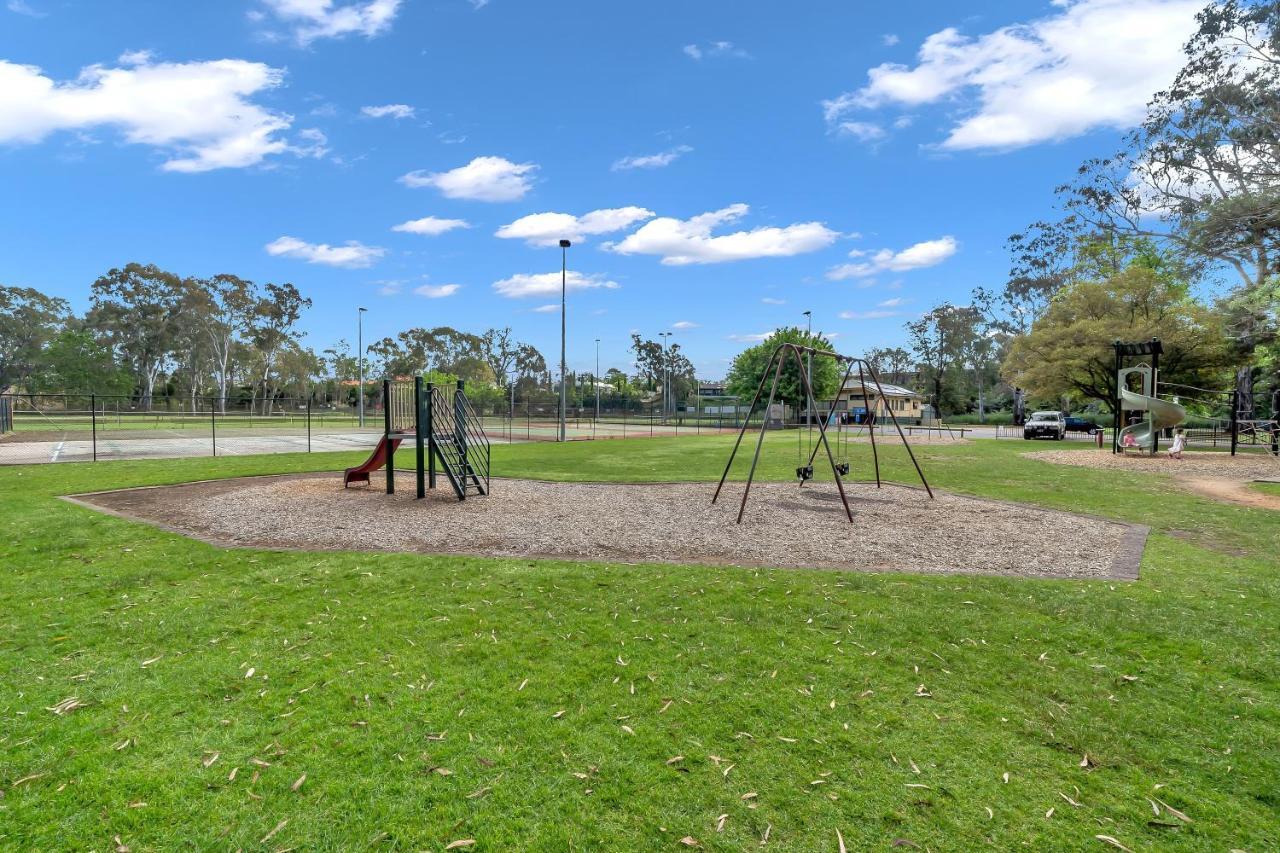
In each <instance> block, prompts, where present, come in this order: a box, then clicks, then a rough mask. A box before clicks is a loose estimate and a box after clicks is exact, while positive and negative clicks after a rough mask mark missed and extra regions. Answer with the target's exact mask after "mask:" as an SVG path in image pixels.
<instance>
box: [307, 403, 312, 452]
mask: <svg viewBox="0 0 1280 853" xmlns="http://www.w3.org/2000/svg"><path fill="white" fill-rule="evenodd" d="M307 452H308V453H310V452H311V397H309V396H308V397H307Z"/></svg>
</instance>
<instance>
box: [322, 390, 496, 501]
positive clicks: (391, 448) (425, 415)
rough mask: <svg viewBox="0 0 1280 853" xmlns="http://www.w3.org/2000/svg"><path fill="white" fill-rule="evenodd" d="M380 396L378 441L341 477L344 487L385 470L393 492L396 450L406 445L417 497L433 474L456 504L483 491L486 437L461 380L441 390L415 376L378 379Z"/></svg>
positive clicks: (486, 475) (431, 483)
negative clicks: (448, 488) (410, 448)
mask: <svg viewBox="0 0 1280 853" xmlns="http://www.w3.org/2000/svg"><path fill="white" fill-rule="evenodd" d="M382 394H383V397H382V399H383V401H384V405H383V433H382V438H381V439H380V440H379V441H378V445H377V446H376V447H375V448H374V450H373V453H372V454H370V456H369V458H368V459H367V460H365V461H364V462H363V463H362V464H360V465H357V466H355V467H354V468H348V469H347V470H346V471H345V472H344V473H343V478H342V484H343V486H344V487H346V486H350V485H351V484H352V483H369V482H370V476H371V475H372V473H373V472H374V471H377V470H379V469H385V471H386V484H387V485H386V488H387V494H389V495H393V494H395V491H396V467H395V456H396V451H397V450H398V449H399V448H400V446H401V444H403V443H404V442H405V441H412V442H413V445H414V451H415V452H414V463H415V473H416V482H415V485H416V486H417V497H418V498H419V499H421V498H425V497H426V496H427V489H429V488H430V489H434V488H435V487H436V479H437V473H443V474H444V476H445V478H446V479H447V480H448V481H449V485H450V486H452V487H453V492H454V494H455V495H457V497H458V500H460V501H461V500H466V499H467V495H468V494H476V495H487V494H488V493H489V439H488V438H486V437H485V434H484V429H483V428H482V427H481V424H480V419H479V417H477V416H476V413H475V410H474V409H473V408H472V406H471V402H470V401H469V400H468V399H467V395H466V390H465V383H464V382H463V381H462V380H458V384H457V387H456V388H447V387H442V386H439V385H435V384H433V383H430V382H427V383H423V381H422V377H421V376H417V377H414V379H413V380H412V381H402V380H393V379H384V380H383V382H382Z"/></svg>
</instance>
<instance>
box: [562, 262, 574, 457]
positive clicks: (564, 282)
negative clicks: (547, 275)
mask: <svg viewBox="0 0 1280 853" xmlns="http://www.w3.org/2000/svg"><path fill="white" fill-rule="evenodd" d="M570 245H572V244H571V243H570V242H569V241H568V240H561V241H560V440H561V441H566V440H567V435H566V433H565V410H566V408H567V406H568V400H569V398H568V396H567V387H566V385H565V382H566V381H567V379H566V376H567V371H566V369H565V344H564V335H565V291H566V290H567V289H568V287H567V282H568V280H569V246H570Z"/></svg>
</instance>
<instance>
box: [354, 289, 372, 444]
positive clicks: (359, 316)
mask: <svg viewBox="0 0 1280 853" xmlns="http://www.w3.org/2000/svg"><path fill="white" fill-rule="evenodd" d="M368 310H369V309H368V308H357V309H356V358H357V360H358V362H359V365H360V369H359V374H360V376H359V382H360V388H359V391H358V392H357V394H356V400H357V405H358V406H359V410H360V427H361V428H362V429H363V428H364V312H366V311H368Z"/></svg>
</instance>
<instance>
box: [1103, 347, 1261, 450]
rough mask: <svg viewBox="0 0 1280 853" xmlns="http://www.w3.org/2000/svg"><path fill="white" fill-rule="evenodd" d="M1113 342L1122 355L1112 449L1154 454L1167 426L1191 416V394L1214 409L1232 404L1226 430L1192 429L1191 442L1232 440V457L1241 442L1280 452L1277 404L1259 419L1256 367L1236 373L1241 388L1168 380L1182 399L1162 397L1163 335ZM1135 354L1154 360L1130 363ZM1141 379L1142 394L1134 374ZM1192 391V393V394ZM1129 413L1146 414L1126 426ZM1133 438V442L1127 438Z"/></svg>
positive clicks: (1187, 433) (1118, 362)
mask: <svg viewBox="0 0 1280 853" xmlns="http://www.w3.org/2000/svg"><path fill="white" fill-rule="evenodd" d="M1112 346H1113V347H1114V348H1115V353H1116V400H1115V403H1114V407H1115V429H1114V431H1113V433H1112V435H1113V437H1112V443H1111V449H1112V452H1113V453H1120V452H1123V450H1124V449H1125V448H1126V447H1137V448H1139V449H1141V450H1144V451H1146V452H1148V453H1151V454H1152V455H1154V454H1155V453H1156V450H1157V449H1158V445H1159V441H1160V432H1161V430H1167V429H1171V428H1173V427H1176V426H1178V425H1179V424H1181V423H1183V422H1184V421H1185V420H1186V419H1187V410H1186V408H1185V407H1184V406H1183V405H1182V404H1181V400H1182V399H1183V398H1191V400H1192V401H1193V402H1198V403H1201V404H1205V405H1208V406H1211V407H1215V408H1216V407H1221V406H1223V405H1226V406H1227V407H1228V409H1227V411H1228V415H1227V419H1226V420H1227V424H1226V428H1225V429H1219V427H1218V426H1217V425H1216V424H1215V426H1213V427H1212V428H1211V429H1186V430H1184V431H1183V432H1184V435H1185V437H1186V440H1187V444H1188V445H1196V444H1198V445H1206V444H1207V445H1212V446H1213V447H1215V448H1216V447H1217V446H1218V442H1219V440H1222V441H1226V442H1228V446H1229V447H1230V450H1231V455H1232V456H1235V455H1236V454H1237V453H1238V452H1239V450H1240V447H1241V445H1246V446H1250V447H1254V446H1257V447H1262V448H1264V449H1265V450H1266V452H1268V453H1270V454H1272V455H1273V456H1280V421H1278V420H1277V419H1276V413H1275V411H1274V409H1275V403H1274V402H1273V404H1272V409H1273V412H1272V417H1271V418H1262V419H1258V418H1254V417H1253V415H1254V402H1253V381H1252V376H1253V368H1249V367H1244V368H1241V370H1240V371H1239V372H1238V373H1237V374H1236V382H1235V387H1234V388H1233V389H1232V390H1230V391H1221V390H1213V389H1210V388H1198V387H1196V386H1194V385H1181V384H1179V383H1176V382H1166V383H1163V385H1164V387H1167V388H1172V389H1175V390H1176V391H1177V392H1178V399H1179V402H1173V401H1172V400H1163V399H1160V398H1159V397H1158V396H1157V394H1158V390H1159V387H1160V385H1161V383H1160V356H1161V355H1162V354H1163V353H1164V347H1163V346H1162V345H1161V343H1160V339H1159V338H1152V339H1151V340H1150V341H1138V342H1124V341H1116V342H1115V343H1114V344H1112ZM1135 356H1150V359H1151V360H1150V362H1149V363H1147V362H1142V363H1139V364H1137V365H1131V366H1125V360H1126V359H1128V358H1132V357H1135ZM1131 376H1139V377H1141V387H1142V390H1141V392H1140V393H1139V392H1136V391H1132V390H1130V389H1129V378H1130V377H1131ZM1187 392H1190V393H1187ZM1129 412H1144V413H1146V417H1145V418H1144V419H1143V420H1141V421H1140V422H1138V423H1134V424H1129V425H1127V426H1125V425H1124V423H1123V422H1124V419H1125V415H1126V414H1127V413H1129ZM1128 436H1132V441H1127V440H1126V437H1128Z"/></svg>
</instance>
